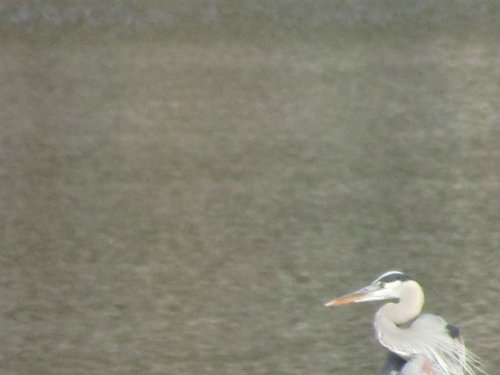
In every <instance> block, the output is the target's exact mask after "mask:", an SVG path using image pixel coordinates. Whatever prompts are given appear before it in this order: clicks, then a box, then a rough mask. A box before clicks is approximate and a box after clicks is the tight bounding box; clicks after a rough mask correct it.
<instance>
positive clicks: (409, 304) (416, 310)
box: [377, 281, 424, 325]
mask: <svg viewBox="0 0 500 375" xmlns="http://www.w3.org/2000/svg"><path fill="white" fill-rule="evenodd" d="M423 305H424V293H423V291H422V288H421V287H420V285H419V284H418V283H417V282H415V281H408V282H407V283H405V285H404V287H403V288H402V289H401V292H400V295H399V302H398V303H386V304H385V305H384V306H382V307H381V308H380V309H379V311H378V312H377V315H384V316H385V317H387V318H388V319H390V321H392V322H393V323H394V324H396V325H399V324H404V323H407V322H409V321H410V320H412V319H415V318H416V317H417V316H418V314H420V311H422V306H423Z"/></svg>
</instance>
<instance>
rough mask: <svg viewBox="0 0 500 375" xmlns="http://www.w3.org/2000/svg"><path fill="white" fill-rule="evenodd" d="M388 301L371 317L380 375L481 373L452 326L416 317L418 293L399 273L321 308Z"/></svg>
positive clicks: (432, 318)
mask: <svg viewBox="0 0 500 375" xmlns="http://www.w3.org/2000/svg"><path fill="white" fill-rule="evenodd" d="M383 300H392V301H394V302H388V303H386V304H384V305H383V306H382V307H381V308H380V309H379V310H378V311H377V313H376V314H375V320H374V326H375V331H376V333H377V339H378V341H379V342H380V344H381V345H382V346H384V347H385V348H387V349H388V350H389V355H388V358H387V361H386V363H385V366H384V368H383V370H382V373H381V375H474V374H476V373H477V372H480V373H483V374H485V372H484V371H483V370H482V369H481V367H480V364H479V359H478V357H477V356H476V355H474V354H473V353H471V352H470V351H469V350H467V349H466V348H465V346H464V343H463V339H462V336H461V335H460V331H459V329H458V328H457V327H455V326H453V325H451V324H448V323H447V322H446V321H445V320H444V319H443V318H441V317H440V316H437V315H432V314H422V315H419V314H420V311H421V310H422V306H423V304H424V293H423V291H422V288H421V287H420V285H419V284H418V283H417V282H416V281H415V280H412V279H410V278H409V277H408V276H406V275H405V274H404V273H402V272H399V271H390V272H386V273H384V274H383V275H381V276H379V277H378V278H377V279H376V280H375V281H373V282H372V283H371V284H370V285H368V286H366V287H364V288H362V289H359V290H357V291H355V292H352V293H349V294H346V295H343V296H341V297H338V298H335V299H334V300H332V301H330V302H328V303H326V304H325V305H326V306H340V305H346V304H349V303H353V302H368V301H383Z"/></svg>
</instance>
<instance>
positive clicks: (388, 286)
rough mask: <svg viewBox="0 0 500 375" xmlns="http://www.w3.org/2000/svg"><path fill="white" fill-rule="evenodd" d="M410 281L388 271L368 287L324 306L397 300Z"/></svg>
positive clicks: (397, 272)
mask: <svg viewBox="0 0 500 375" xmlns="http://www.w3.org/2000/svg"><path fill="white" fill-rule="evenodd" d="M409 280H411V279H410V278H409V277H408V276H406V275H405V274H404V273H402V272H399V271H389V272H386V273H384V274H383V275H380V276H379V277H378V278H377V279H375V280H374V281H373V282H372V283H371V284H370V285H368V286H365V287H364V288H361V289H359V290H356V291H355V292H352V293H348V294H345V295H343V296H340V297H338V298H335V299H333V300H331V301H330V302H327V303H326V304H325V306H340V305H347V304H350V303H357V302H369V301H384V300H389V299H399V298H400V295H401V289H402V287H403V285H404V283H405V282H407V281H409Z"/></svg>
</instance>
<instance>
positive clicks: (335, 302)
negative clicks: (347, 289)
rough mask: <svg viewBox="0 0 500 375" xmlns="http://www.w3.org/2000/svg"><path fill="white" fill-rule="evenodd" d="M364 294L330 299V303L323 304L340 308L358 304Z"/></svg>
mask: <svg viewBox="0 0 500 375" xmlns="http://www.w3.org/2000/svg"><path fill="white" fill-rule="evenodd" d="M363 296H364V294H347V295H345V296H342V297H339V298H335V299H332V300H331V301H330V302H327V303H325V306H327V307H330V306H342V305H348V304H350V303H354V302H358V301H359V300H360V299H361V298H362V297H363Z"/></svg>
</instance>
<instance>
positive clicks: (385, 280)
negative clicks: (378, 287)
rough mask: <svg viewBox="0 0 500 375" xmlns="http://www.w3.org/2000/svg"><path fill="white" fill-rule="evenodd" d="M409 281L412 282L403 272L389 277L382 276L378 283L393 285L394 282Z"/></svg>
mask: <svg viewBox="0 0 500 375" xmlns="http://www.w3.org/2000/svg"><path fill="white" fill-rule="evenodd" d="M398 280H399V281H407V280H410V278H409V277H408V276H406V275H405V274H404V273H401V272H392V273H389V274H387V275H384V276H382V277H381V278H379V279H377V280H376V281H377V282H382V283H392V282H393V281H398Z"/></svg>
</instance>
